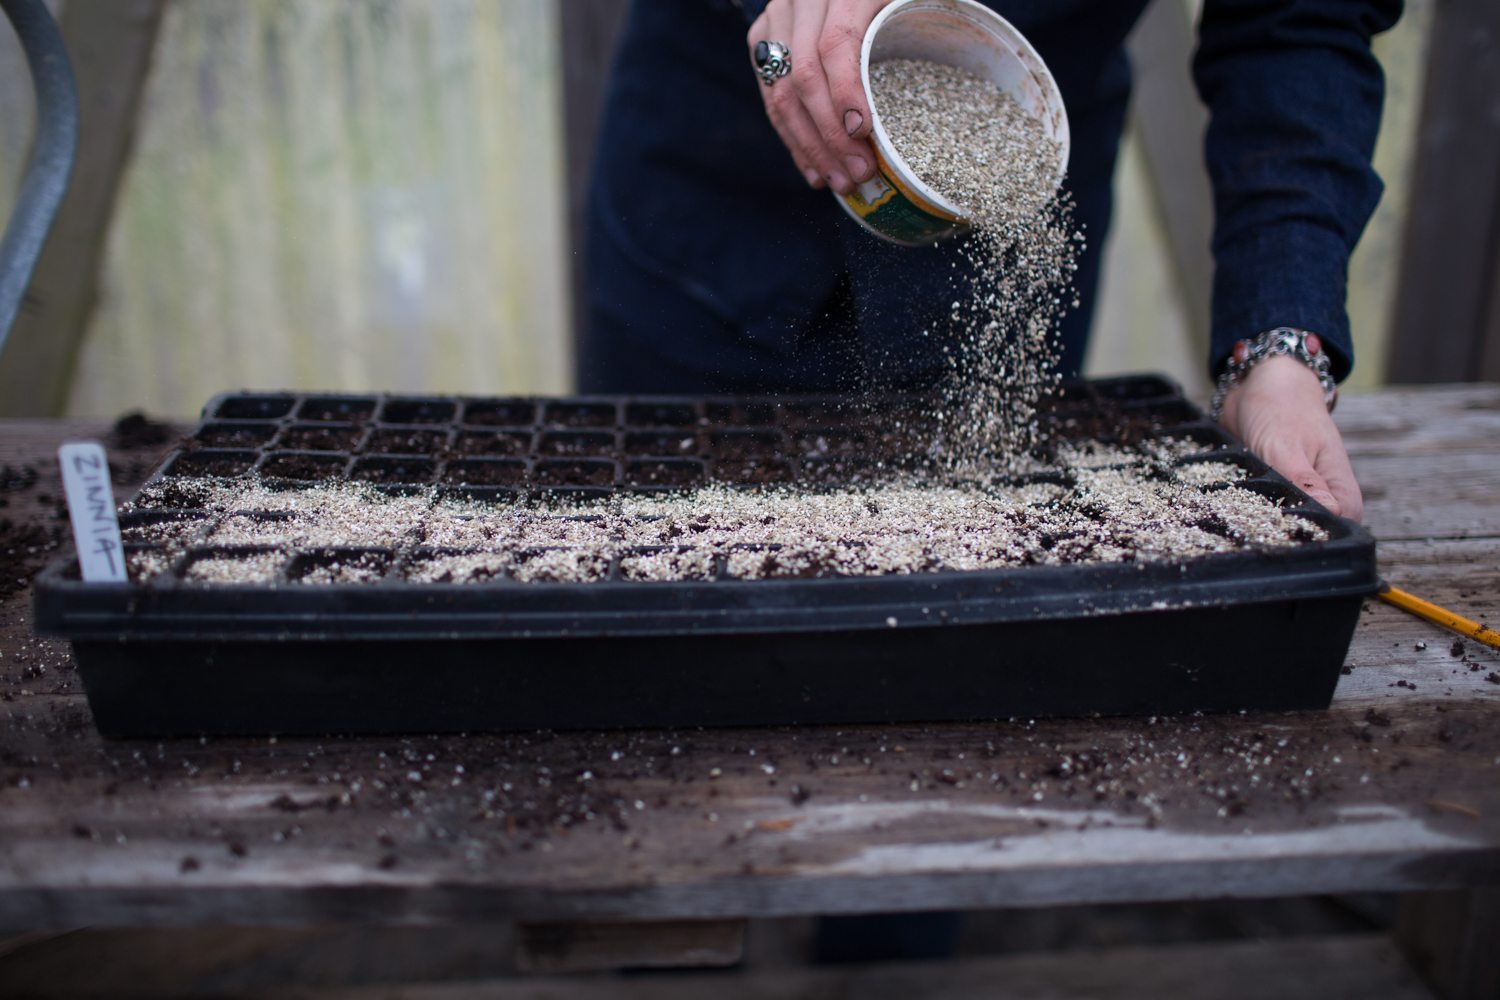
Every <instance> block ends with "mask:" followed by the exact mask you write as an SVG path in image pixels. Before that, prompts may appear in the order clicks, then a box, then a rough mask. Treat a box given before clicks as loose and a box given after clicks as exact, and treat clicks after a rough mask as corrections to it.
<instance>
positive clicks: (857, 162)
mask: <svg viewBox="0 0 1500 1000" xmlns="http://www.w3.org/2000/svg"><path fill="white" fill-rule="evenodd" d="M844 166H846V167H848V168H849V176H850V177H853V178H854V179H855V180H857V181H858V180H863V179H864V177H865V173H866V172H867V171H868V170H869V169H870V165H869V164H868V163H866V162H865V158H864V157H863V156H850V157H848V158H846V159H845V160H844Z"/></svg>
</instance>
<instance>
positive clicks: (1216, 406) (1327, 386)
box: [1208, 326, 1339, 420]
mask: <svg viewBox="0 0 1500 1000" xmlns="http://www.w3.org/2000/svg"><path fill="white" fill-rule="evenodd" d="M1278 354H1286V355H1289V356H1291V357H1294V358H1296V359H1297V360H1298V361H1300V362H1302V363H1303V364H1304V365H1306V366H1307V367H1309V368H1311V369H1312V370H1313V374H1315V375H1317V376H1318V384H1319V385H1321V386H1322V387H1323V402H1324V403H1326V404H1328V409H1329V411H1330V412H1331V411H1332V410H1333V407H1334V404H1336V403H1337V402H1338V401H1339V384H1338V383H1337V382H1335V381H1334V380H1333V362H1332V360H1331V359H1330V358H1329V357H1328V352H1326V351H1324V350H1323V345H1322V341H1321V340H1319V338H1318V335H1317V334H1315V333H1309V332H1308V331H1306V330H1297V329H1294V328H1292V327H1290V326H1278V327H1277V328H1276V329H1274V330H1266V331H1265V332H1263V333H1258V334H1256V335H1255V336H1254V337H1251V338H1250V339H1249V340H1241V341H1239V342H1238V343H1236V344H1235V345H1234V353H1233V354H1232V355H1230V358H1229V364H1228V367H1226V368H1225V369H1224V373H1223V374H1222V375H1220V376H1219V381H1218V384H1217V385H1216V386H1215V387H1214V398H1213V401H1212V402H1211V403H1209V407H1208V413H1209V416H1211V417H1213V418H1214V419H1215V420H1218V419H1219V415H1220V414H1221V413H1223V412H1224V400H1226V399H1228V398H1229V393H1230V392H1231V391H1233V389H1234V387H1235V386H1237V385H1239V384H1240V383H1241V382H1243V381H1245V377H1246V376H1247V375H1249V374H1250V369H1252V368H1254V367H1255V366H1256V365H1258V364H1260V363H1261V362H1262V361H1264V360H1266V359H1267V358H1274V357H1275V356H1276V355H1278Z"/></svg>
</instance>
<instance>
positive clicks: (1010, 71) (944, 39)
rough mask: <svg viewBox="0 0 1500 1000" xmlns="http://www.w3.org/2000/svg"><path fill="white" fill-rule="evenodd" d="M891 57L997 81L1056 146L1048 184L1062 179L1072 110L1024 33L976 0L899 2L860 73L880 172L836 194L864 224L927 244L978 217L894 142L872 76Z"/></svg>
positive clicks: (865, 51)
mask: <svg viewBox="0 0 1500 1000" xmlns="http://www.w3.org/2000/svg"><path fill="white" fill-rule="evenodd" d="M890 60H921V61H925V62H936V63H941V64H943V65H945V66H952V67H956V68H958V69H963V70H966V71H968V72H969V73H971V74H973V75H974V76H977V77H979V78H980V79H984V80H988V81H989V82H990V83H992V84H994V85H995V87H996V88H997V89H998V90H999V91H1001V92H1002V93H1004V94H1007V95H1009V96H1010V98H1011V99H1012V100H1013V101H1014V102H1015V104H1016V105H1018V106H1019V108H1020V109H1021V110H1022V111H1023V112H1025V113H1026V114H1027V115H1029V116H1030V117H1031V118H1033V119H1035V120H1036V121H1037V122H1038V123H1039V125H1040V127H1041V129H1042V131H1043V133H1044V134H1045V135H1046V137H1047V138H1048V139H1050V140H1051V141H1052V143H1054V144H1055V146H1056V148H1057V150H1058V160H1057V162H1056V164H1055V165H1054V167H1053V169H1052V170H1051V171H1050V181H1051V188H1052V189H1053V190H1055V189H1056V187H1057V185H1058V184H1060V183H1061V182H1062V177H1063V171H1064V170H1065V169H1066V167H1067V161H1068V149H1069V143H1070V137H1069V130H1068V117H1067V113H1066V112H1065V110H1064V109H1063V103H1062V97H1061V95H1060V94H1059V92H1058V89H1057V84H1056V82H1055V81H1054V80H1053V79H1052V74H1051V73H1050V72H1049V71H1048V69H1047V66H1046V64H1045V63H1044V62H1043V61H1042V58H1041V56H1040V55H1038V54H1037V52H1036V50H1035V49H1033V48H1032V47H1031V44H1030V43H1029V42H1027V40H1026V39H1025V37H1024V36H1022V35H1021V33H1020V32H1019V31H1017V30H1016V29H1015V28H1014V27H1012V26H1011V24H1010V23H1009V22H1008V21H1006V20H1005V19H1004V18H1002V17H1000V16H999V15H998V14H996V13H995V12H994V11H992V10H990V9H989V8H988V7H985V6H983V5H982V4H978V3H975V2H974V0H897V2H896V3H893V4H891V5H889V6H887V7H886V8H884V9H883V10H882V11H881V12H880V13H879V14H878V15H876V17H875V19H874V21H872V22H871V24H870V27H869V29H868V31H867V32H866V33H865V39H864V43H863V45H862V47H861V50H860V75H861V78H862V81H863V83H864V88H865V94H866V96H867V97H868V98H869V99H870V101H871V105H872V107H873V108H874V111H875V113H874V116H873V121H872V123H871V125H872V134H871V137H870V146H871V149H872V151H873V153H874V157H875V167H876V173H875V176H874V177H872V178H871V179H870V180H868V181H866V182H864V183H863V184H860V185H858V186H857V187H856V188H855V189H854V190H853V191H851V192H850V193H849V194H847V195H844V196H841V197H840V198H839V203H840V204H841V205H842V206H843V208H844V210H845V211H846V212H848V213H849V215H850V216H851V217H853V218H854V220H855V221H857V222H858V223H859V224H860V225H862V226H864V227H865V228H866V229H868V230H869V231H870V232H872V233H874V234H875V235H876V236H879V237H881V238H883V239H886V240H890V241H891V242H894V243H904V244H907V245H910V246H922V245H927V244H931V243H933V242H935V241H937V240H941V239H944V238H946V237H948V236H952V235H955V234H957V233H961V232H963V231H965V230H966V229H967V228H968V225H969V223H970V222H972V221H973V220H972V218H971V216H970V214H969V212H968V211H966V209H968V208H969V206H966V205H963V204H962V203H961V202H957V201H955V200H954V198H953V197H952V192H950V191H947V190H945V189H943V188H940V187H935V186H933V185H932V184H931V183H929V182H928V181H927V180H926V178H924V177H922V176H920V172H919V171H914V170H913V169H911V165H910V164H909V162H908V161H907V159H906V158H905V150H903V149H902V148H901V146H900V144H899V143H897V142H893V141H892V138H893V137H892V136H891V135H890V134H889V132H888V121H887V116H886V115H885V113H884V112H883V110H882V108H881V107H880V105H879V103H878V102H877V101H876V99H875V92H874V86H873V81H872V78H871V76H872V72H873V71H874V70H875V68H876V67H878V66H879V65H880V64H881V63H883V62H887V61H890Z"/></svg>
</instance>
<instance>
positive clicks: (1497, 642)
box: [1377, 581, 1500, 649]
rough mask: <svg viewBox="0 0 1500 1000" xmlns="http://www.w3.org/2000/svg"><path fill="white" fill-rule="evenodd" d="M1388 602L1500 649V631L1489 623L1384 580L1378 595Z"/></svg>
mask: <svg viewBox="0 0 1500 1000" xmlns="http://www.w3.org/2000/svg"><path fill="white" fill-rule="evenodd" d="M1377 596H1378V597H1379V598H1380V599H1381V600H1382V601H1385V602H1386V603H1387V604H1393V605H1395V606H1396V607H1398V608H1400V609H1401V610H1402V611H1409V612H1411V613H1412V614H1414V615H1416V616H1417V617H1418V618H1425V619H1427V620H1428V621H1430V622H1432V623H1433V624H1435V625H1441V626H1442V627H1443V628H1446V629H1452V630H1453V631H1454V632H1457V633H1458V634H1459V635H1462V636H1466V637H1468V638H1470V639H1475V640H1478V641H1479V642H1482V643H1484V644H1485V645H1486V646H1491V647H1493V648H1495V649H1500V632H1496V631H1495V630H1494V629H1492V628H1490V627H1489V626H1488V625H1481V624H1479V623H1478V622H1476V621H1470V620H1469V619H1468V618H1465V617H1464V616H1463V615H1456V614H1454V613H1453V612H1451V611H1449V610H1448V609H1447V608H1440V607H1438V606H1437V605H1436V604H1433V603H1432V602H1431V601H1424V600H1422V599H1421V598H1420V597H1418V596H1416V595H1415V594H1408V593H1407V592H1406V591H1404V590H1401V589H1399V588H1396V587H1392V586H1391V585H1390V584H1388V583H1385V582H1384V581H1382V582H1381V584H1380V593H1379V594H1378V595H1377Z"/></svg>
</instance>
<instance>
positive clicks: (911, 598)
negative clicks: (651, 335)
mask: <svg viewBox="0 0 1500 1000" xmlns="http://www.w3.org/2000/svg"><path fill="white" fill-rule="evenodd" d="M887 404H888V406H889V407H890V408H891V409H892V410H900V409H901V408H902V407H903V406H905V405H907V402H906V401H904V400H903V399H901V398H892V399H891V400H889V401H886V403H874V404H872V403H871V402H869V401H863V402H856V401H852V400H845V399H837V398H829V397H818V398H786V397H782V398H706V399H698V398H677V397H673V398H650V399H647V398H576V397H575V398H554V399H536V398H524V399H521V398H517V399H476V398H443V397H440V398H425V397H424V398H415V397H406V396H376V395H371V396H345V395H303V394H279V393H272V394H248V393H247V394H231V395H224V396H220V397H218V398H216V399H214V400H212V401H211V402H210V403H209V404H208V406H207V407H205V410H204V417H203V420H202V422H201V423H200V425H199V426H198V428H197V430H196V431H195V433H194V435H193V436H192V438H191V439H190V440H188V441H186V442H184V444H183V445H182V446H181V447H179V448H178V449H176V450H174V452H173V453H172V454H171V455H169V456H168V457H167V458H166V459H165V460H164V462H163V464H162V466H161V468H159V469H158V470H157V471H156V473H155V474H154V475H153V477H152V482H159V481H161V480H164V479H172V478H177V477H184V476H187V477H193V476H201V475H224V476H245V475H252V474H253V475H258V476H261V477H262V478H266V479H269V480H270V481H272V482H273V483H274V482H286V483H288V484H291V485H296V484H297V483H298V482H303V481H306V480H310V479H312V480H322V479H326V478H329V477H334V478H343V477H347V478H353V479H366V480H368V481H371V482H374V483H376V484H377V485H378V487H379V488H380V489H386V490H395V491H398V492H401V491H414V490H436V491H439V492H441V491H449V492H453V493H457V494H460V495H463V496H471V497H475V498H479V499H491V500H495V501H497V502H504V503H527V502H528V501H530V500H531V499H533V498H535V497H536V496H539V495H547V494H556V493H559V492H561V493H572V494H577V495H582V496H596V495H604V494H607V493H609V492H611V491H621V490H624V491H639V490H661V489H681V488H685V487H691V486H696V485H701V484H705V483H708V482H711V481H728V482H731V483H740V484H744V482H745V478H746V477H747V476H748V477H749V478H750V479H751V480H753V481H754V482H757V483H764V482H772V483H774V482H797V483H808V482H821V483H824V484H833V485H836V484H837V483H838V482H839V481H840V479H841V477H855V476H858V475H860V474H862V471H861V470H867V469H868V467H869V465H870V464H871V462H872V460H873V459H872V456H871V455H870V454H869V453H868V449H869V448H870V447H871V445H870V443H869V440H868V437H862V432H861V431H860V430H859V428H860V427H862V426H866V425H867V424H868V422H869V411H871V410H872V409H873V410H874V411H875V413H876V414H877V420H882V417H889V414H882V408H883V406H886V405H887ZM1122 415H1124V416H1126V417H1132V418H1144V419H1146V420H1149V422H1150V423H1151V425H1152V426H1153V428H1154V430H1153V433H1155V434H1160V435H1171V436H1174V437H1177V438H1186V439H1191V440H1193V441H1195V442H1198V443H1200V444H1201V446H1202V452H1203V455H1202V456H1196V459H1197V460H1201V459H1202V457H1204V456H1209V457H1212V458H1214V459H1219V460H1225V461H1232V462H1235V463H1238V464H1240V465H1242V466H1243V467H1244V468H1246V469H1247V470H1248V471H1249V472H1250V473H1251V478H1250V479H1249V480H1248V482H1247V485H1248V486H1249V487H1250V488H1252V489H1258V490H1260V491H1261V492H1263V493H1266V494H1268V495H1271V496H1275V497H1278V498H1281V499H1282V500H1283V501H1284V503H1285V505H1286V506H1287V508H1288V509H1289V510H1291V511H1293V512H1295V513H1296V514H1298V515H1299V516H1302V517H1305V518H1307V519H1308V520H1310V521H1313V522H1315V523H1317V524H1318V525H1320V526H1322V527H1323V528H1324V529H1326V531H1327V532H1328V534H1329V538H1328V539H1327V540H1326V541H1316V542H1308V543H1305V544H1299V545H1295V546H1292V547H1288V548H1280V549H1272V550H1250V549H1247V550H1243V551H1238V552H1232V553H1223V554H1216V555H1211V556H1206V557H1201V558H1193V559H1185V560H1183V561H1180V562H1152V563H1146V562H1143V563H1139V564H1137V563H1106V564H1079V565H1070V566H1026V567H1019V568H1013V569H1001V570H987V571H979V572H958V571H933V572H926V573H915V574H909V575H902V576H895V575H891V576H864V577H829V578H815V579H770V580H732V579H728V578H726V577H725V575H724V571H723V564H722V559H721V560H720V562H719V564H718V572H717V575H716V576H715V577H714V578H712V579H707V580H701V581H691V582H670V583H661V582H652V583H645V582H632V581H628V580H625V579H624V578H622V577H621V576H620V574H619V570H618V566H617V565H612V566H611V567H610V571H609V575H608V576H607V577H606V578H605V579H603V580H601V581H599V582H593V583H584V584H546V583H520V582H518V581H516V580H513V579H510V578H509V577H506V576H500V577H497V578H496V579H494V580H490V581H486V582H482V583H463V584H443V583H414V582H408V581H406V580H405V579H404V578H403V577H402V575H401V572H400V569H401V566H402V565H403V560H404V559H405V558H408V555H407V554H403V553H401V552H398V551H391V552H387V553H381V552H376V553H374V556H375V557H376V558H375V561H374V563H373V565H376V566H377V567H379V568H381V569H382V570H383V575H382V576H381V577H380V578H379V579H377V580H375V581H374V582H367V583H349V584H322V585H302V584H298V583H297V582H296V581H295V576H294V575H290V576H289V575H288V574H289V573H291V574H295V572H296V570H295V568H294V567H295V566H297V565H300V564H299V563H297V562H296V561H295V560H289V561H288V564H287V567H286V568H284V569H283V570H282V571H281V576H280V578H279V579H278V580H277V581H276V582H275V583H274V584H255V585H234V586H226V585H220V586H205V585H201V584H193V583H191V582H188V581H185V580H184V579H182V578H181V576H179V572H180V571H181V570H182V568H183V566H185V565H186V564H187V563H189V562H190V561H191V560H192V559H193V558H194V557H195V556H196V555H198V554H201V553H202V552H203V551H205V550H204V548H203V547H202V546H201V545H200V544H198V543H196V542H194V541H192V537H193V536H194V535H195V533H196V535H197V537H200V538H201V537H206V536H207V533H208V530H209V528H210V527H211V525H212V524H213V523H214V520H215V518H216V517H218V516H220V515H212V514H209V513H207V512H205V511H203V510H199V509H193V508H192V506H191V504H186V505H185V506H184V508H183V509H179V510H162V509H156V510H152V511H149V512H139V513H134V514H127V515H126V516H125V521H124V523H125V524H126V525H127V527H128V526H129V525H130V524H132V523H139V522H141V521H142V520H143V519H151V518H157V519H160V518H172V519H181V520H182V521H183V522H184V533H185V534H186V535H187V536H189V542H188V545H187V548H186V552H185V554H184V555H182V556H180V557H179V558H178V559H177V562H176V564H175V565H174V566H173V567H172V568H171V569H169V570H168V571H167V572H165V573H164V574H162V575H160V576H158V577H156V578H154V579H152V580H150V581H148V582H147V583H144V584H141V583H129V584H84V583H82V582H81V581H80V580H79V579H78V575H77V568H76V564H75V563H74V562H73V561H72V560H70V559H62V560H59V561H58V562H56V563H54V564H53V565H52V566H50V567H49V568H48V569H47V570H46V571H44V572H43V573H42V574H41V575H40V576H39V578H38V580H37V583H36V609H37V616H36V620H37V626H38V629H39V631H42V632H44V633H48V634H54V635H61V636H65V637H67V638H69V639H71V640H72V642H73V647H74V651H75V654H76V659H77V662H78V666H79V669H80V672H81V674H82V676H83V681H84V685H85V688H86V690H87V693H88V698H89V703H90V705H91V707H92V709H93V713H94V717H95V720H96V722H97V724H98V726H99V728H100V730H101V731H102V732H104V733H105V734H107V735H112V736H146V735H169V734H193V733H222V734H227V733H318V734H321V733H344V732H347V733H354V732H413V731H429V732H437V731H482V730H514V729H539V728H596V727H620V726H696V725H756V724H789V723H833V722H888V721H891V722H893V721H918V720H952V719H972V718H989V717H1012V716H1025V717H1032V716H1040V715H1083V714H1094V713H1102V714H1148V713H1149V714H1160V713H1172V712H1188V711H1224V710H1239V709H1306V708H1319V707H1324V706H1326V705H1327V704H1328V703H1329V701H1330V699H1331V697H1332V693H1333V689H1334V685H1335V682H1336V680H1337V678H1338V676H1339V672H1340V668H1341V666H1342V663H1343V659H1344V655H1345V653H1346V650H1347V647H1348V644H1349V640H1350V637H1351V635H1352V633H1353V629H1354V626H1355V624H1356V622H1357V619H1358V616H1359V610H1360V606H1361V604H1362V602H1363V599H1364V598H1365V597H1366V596H1368V595H1369V594H1371V593H1373V592H1374V591H1375V589H1376V587H1377V579H1378V578H1377V574H1376V568H1375V554H1374V542H1373V540H1372V539H1371V537H1370V535H1369V534H1368V533H1367V532H1365V531H1364V530H1363V529H1362V528H1360V527H1359V526H1358V525H1355V524H1353V523H1351V522H1348V521H1346V520H1343V519H1340V518H1336V517H1334V516H1332V515H1331V514H1329V513H1328V512H1327V511H1325V510H1324V509H1323V508H1321V507H1319V506H1318V505H1316V504H1315V503H1313V502H1312V501H1311V500H1310V499H1308V498H1307V497H1306V496H1305V495H1303V494H1302V493H1300V492H1299V491H1298V490H1297V489H1296V488H1295V487H1294V486H1292V485H1291V484H1289V483H1287V482H1286V481H1285V480H1284V479H1282V478H1281V477H1280V476H1278V475H1277V474H1276V473H1275V472H1273V471H1271V470H1270V469H1268V468H1267V467H1266V466H1265V465H1264V463H1261V462H1260V461H1259V460H1258V459H1256V458H1255V457H1254V456H1253V455H1251V454H1249V453H1248V452H1247V451H1245V450H1244V449H1243V448H1242V447H1241V446H1240V445H1239V444H1238V443H1237V442H1236V441H1234V440H1233V439H1231V438H1230V437H1229V436H1227V435H1226V434H1224V433H1223V432H1222V431H1220V430H1219V429H1218V428H1217V427H1216V426H1214V425H1213V424H1212V423H1210V422H1209V421H1208V420H1206V419H1205V418H1204V417H1203V415H1202V414H1201V412H1200V411H1198V410H1197V409H1196V408H1195V407H1193V406H1191V405H1190V404H1189V403H1187V402H1186V401H1185V400H1184V399H1183V398H1182V395H1181V393H1180V391H1179V390H1178V388H1177V387H1176V386H1175V384H1173V383H1172V382H1170V381H1168V380H1166V379H1162V378H1159V377H1155V376H1136V377H1130V378H1121V379H1109V380H1100V381H1093V382H1074V383H1068V384H1067V385H1066V386H1065V389H1064V392H1063V393H1062V395H1061V396H1060V402H1059V403H1058V404H1057V409H1056V412H1055V413H1054V414H1053V415H1052V418H1051V419H1053V420H1055V421H1059V422H1062V423H1066V424H1069V425H1072V426H1075V427H1079V428H1083V429H1084V430H1085V432H1086V431H1087V429H1088V428H1090V427H1094V426H1097V427H1098V428H1099V429H1101V430H1107V429H1108V428H1109V427H1110V426H1113V425H1116V424H1117V423H1118V421H1119V420H1120V419H1121V416H1122ZM894 424H895V421H894V420H893V419H883V420H882V422H881V425H882V426H893V425H894ZM1184 460H1186V461H1191V460H1194V458H1188V459H1184ZM746 488H757V487H755V486H754V485H747V486H746ZM199 523H201V525H202V527H201V531H200V530H199V529H198V528H197V527H195V526H196V525H198V524H199ZM302 558H307V557H306V555H304V556H303V557H302Z"/></svg>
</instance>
